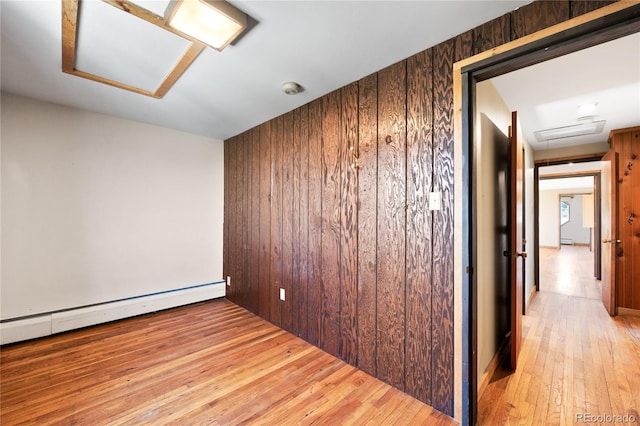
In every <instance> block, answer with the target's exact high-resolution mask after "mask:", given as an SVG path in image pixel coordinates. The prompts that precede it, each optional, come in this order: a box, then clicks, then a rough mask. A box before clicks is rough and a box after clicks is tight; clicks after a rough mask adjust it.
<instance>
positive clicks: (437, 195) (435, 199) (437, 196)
mask: <svg viewBox="0 0 640 426" xmlns="http://www.w3.org/2000/svg"><path fill="white" fill-rule="evenodd" d="M441 204H442V193H441V192H430V193H429V210H440V208H441Z"/></svg>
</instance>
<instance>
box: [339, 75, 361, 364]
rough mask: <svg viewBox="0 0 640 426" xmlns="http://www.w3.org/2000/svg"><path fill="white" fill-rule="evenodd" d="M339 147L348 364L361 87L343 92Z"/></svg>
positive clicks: (352, 339)
mask: <svg viewBox="0 0 640 426" xmlns="http://www.w3.org/2000/svg"><path fill="white" fill-rule="evenodd" d="M341 93H342V96H341V98H342V99H341V101H342V106H341V119H340V122H341V127H342V134H341V138H342V141H341V143H340V157H341V158H340V160H341V161H340V162H341V168H342V176H341V186H342V187H341V189H340V192H341V195H340V199H341V201H342V205H341V212H340V213H341V215H340V291H341V294H340V302H341V304H340V335H341V339H340V348H339V351H340V357H341V358H342V359H344V360H345V361H347V362H348V363H349V364H352V365H355V364H356V360H357V355H358V352H357V314H358V308H357V302H358V299H357V291H358V239H357V230H358V223H357V222H358V206H357V196H358V172H357V170H356V169H355V167H352V165H354V158H355V157H354V156H355V155H356V154H357V152H358V84H357V83H353V84H350V85H349V86H346V87H344V88H343V89H341Z"/></svg>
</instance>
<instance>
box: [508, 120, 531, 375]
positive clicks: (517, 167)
mask: <svg viewBox="0 0 640 426" xmlns="http://www.w3.org/2000/svg"><path fill="white" fill-rule="evenodd" d="M509 142H510V146H509V157H510V158H509V160H510V161H509V162H510V168H511V172H510V185H509V192H510V200H509V205H510V212H509V214H510V222H509V223H510V228H511V229H510V241H509V246H510V252H511V253H510V254H511V256H510V257H511V269H510V276H511V368H513V369H514V370H515V368H516V365H517V362H518V354H519V353H520V346H521V344H522V297H523V294H522V293H523V285H524V282H523V281H524V258H525V257H527V252H526V251H524V248H525V247H524V240H523V235H524V231H523V228H524V220H523V217H524V211H523V207H522V200H523V194H524V158H523V155H522V141H521V140H520V138H519V137H518V113H517V112H515V111H514V112H512V113H511V128H510V129H509Z"/></svg>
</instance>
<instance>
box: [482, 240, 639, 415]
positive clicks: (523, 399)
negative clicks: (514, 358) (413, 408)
mask: <svg viewBox="0 0 640 426" xmlns="http://www.w3.org/2000/svg"><path fill="white" fill-rule="evenodd" d="M540 258H541V263H540V269H541V280H540V292H539V294H538V295H537V296H536V298H535V299H534V301H533V302H532V304H531V306H530V308H529V310H528V312H527V315H525V316H524V318H523V331H524V340H523V345H522V352H521V354H520V359H519V364H518V368H517V369H516V371H515V372H508V371H505V370H499V371H497V372H496V374H495V375H494V377H493V378H492V380H491V382H490V383H489V385H488V387H487V390H486V391H485V393H484V394H483V395H482V398H481V399H480V403H479V408H478V415H479V424H486V425H503V424H517V425H553V424H560V425H572V424H581V423H587V422H586V421H583V420H586V419H587V415H592V416H606V415H620V416H624V415H627V416H628V417H627V419H624V418H622V417H621V418H618V419H616V418H611V417H610V418H604V417H602V418H600V419H598V418H597V417H590V419H591V420H593V419H595V420H605V421H602V422H598V421H596V422H595V423H591V424H629V423H624V422H613V423H612V422H611V421H606V420H631V419H635V421H634V422H633V423H632V424H640V415H639V413H638V411H640V318H637V317H625V316H617V317H613V318H612V317H610V316H609V315H608V314H607V312H606V310H605V309H604V306H603V305H602V302H601V300H600V288H599V282H598V281H596V280H595V279H594V278H592V276H593V260H592V259H593V257H592V254H591V253H590V252H589V249H588V248H586V247H573V246H562V248H561V249H560V250H553V249H541V255H540ZM581 415H583V417H580V416H581Z"/></svg>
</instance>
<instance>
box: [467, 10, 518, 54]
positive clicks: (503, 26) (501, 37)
mask: <svg viewBox="0 0 640 426" xmlns="http://www.w3.org/2000/svg"><path fill="white" fill-rule="evenodd" d="M509 41H511V19H510V17H509V15H502V16H500V17H499V18H496V19H494V20H492V21H489V22H487V23H485V24H482V25H480V26H479V27H476V28H475V29H474V30H473V54H474V55H475V54H478V53H481V52H484V51H486V50H489V49H493V48H494V47H498V46H500V45H501V44H505V43H508V42H509Z"/></svg>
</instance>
